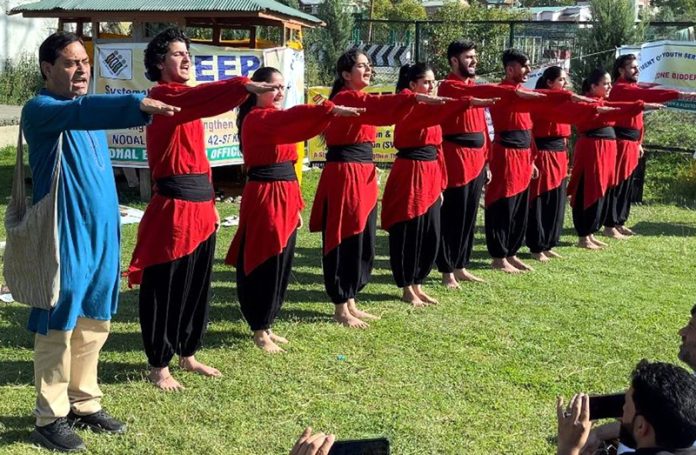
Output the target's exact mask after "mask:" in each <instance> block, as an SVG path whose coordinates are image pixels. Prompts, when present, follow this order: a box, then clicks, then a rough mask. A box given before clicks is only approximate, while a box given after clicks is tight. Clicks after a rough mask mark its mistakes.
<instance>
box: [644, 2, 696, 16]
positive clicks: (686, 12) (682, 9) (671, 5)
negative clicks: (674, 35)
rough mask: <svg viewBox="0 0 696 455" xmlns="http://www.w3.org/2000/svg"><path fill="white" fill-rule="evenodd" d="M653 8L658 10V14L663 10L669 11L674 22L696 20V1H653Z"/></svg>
mask: <svg viewBox="0 0 696 455" xmlns="http://www.w3.org/2000/svg"><path fill="white" fill-rule="evenodd" d="M652 6H653V7H655V8H656V9H657V10H658V14H660V11H661V10H663V9H667V10H669V11H670V13H671V14H672V15H673V18H674V20H685V21H693V20H694V19H696V0H653V2H652ZM665 20H666V19H665Z"/></svg>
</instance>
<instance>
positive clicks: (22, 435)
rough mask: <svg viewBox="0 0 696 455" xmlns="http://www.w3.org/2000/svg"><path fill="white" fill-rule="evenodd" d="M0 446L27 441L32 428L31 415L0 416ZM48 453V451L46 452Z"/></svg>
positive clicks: (32, 419) (32, 420)
mask: <svg viewBox="0 0 696 455" xmlns="http://www.w3.org/2000/svg"><path fill="white" fill-rule="evenodd" d="M0 428H2V432H0V447H2V446H9V445H12V444H14V443H17V442H27V443H28V442H29V433H31V431H32V430H33V429H34V418H33V417H32V416H23V417H19V416H0ZM47 453H48V452H47Z"/></svg>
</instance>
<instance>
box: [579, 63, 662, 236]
mask: <svg viewBox="0 0 696 455" xmlns="http://www.w3.org/2000/svg"><path fill="white" fill-rule="evenodd" d="M611 89H612V87H611V77H610V76H609V74H608V73H607V72H606V71H605V70H604V69H602V68H597V69H595V70H594V71H592V72H591V73H590V74H589V75H588V77H587V78H585V80H584V81H583V83H582V94H583V95H585V96H588V97H590V98H592V99H593V100H595V102H596V103H597V104H599V105H600V106H609V107H615V108H617V110H616V111H613V112H609V113H604V114H600V115H598V116H596V117H593V118H592V119H590V120H588V121H584V122H577V123H576V126H577V131H578V140H577V142H576V143H575V153H574V155H573V170H572V171H571V175H570V182H569V183H568V195H569V196H570V206H571V207H572V210H573V225H574V226H575V231H576V232H577V234H578V244H577V245H578V246H579V247H580V248H586V249H589V250H598V249H602V248H604V247H606V246H607V244H606V243H604V242H602V241H600V240H598V239H596V238H595V236H594V234H595V232H597V231H598V230H599V228H600V226H601V225H602V220H603V217H604V213H605V211H606V206H605V203H606V195H607V190H608V189H609V186H610V184H611V182H612V181H613V179H614V169H615V166H616V133H615V132H614V128H613V126H614V123H615V122H616V121H617V119H620V118H625V117H628V116H632V115H636V114H637V113H638V112H643V111H644V110H650V109H659V108H661V107H662V105H661V104H651V103H643V102H642V101H635V102H632V103H626V102H609V101H607V98H608V97H609V93H610V92H611Z"/></svg>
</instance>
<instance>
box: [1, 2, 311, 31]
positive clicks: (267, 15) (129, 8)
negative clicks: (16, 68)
mask: <svg viewBox="0 0 696 455" xmlns="http://www.w3.org/2000/svg"><path fill="white" fill-rule="evenodd" d="M8 14H22V15H23V16H24V17H57V18H77V17H79V18H90V19H92V20H98V21H104V22H106V21H109V20H112V19H114V20H128V18H130V20H138V21H148V22H157V21H158V20H160V21H162V20H163V18H169V17H171V16H172V15H176V16H177V17H186V18H187V19H188V18H195V19H196V20H197V21H200V20H201V19H203V18H210V19H211V21H212V22H215V21H216V20H218V19H221V20H224V19H230V18H235V17H237V18H253V17H257V18H259V19H265V20H275V21H281V22H295V23H299V24H301V25H304V26H308V27H315V26H319V25H322V24H323V23H322V21H321V19H319V18H317V17H315V16H312V15H311V14H306V13H303V12H302V11H299V10H296V9H294V8H291V7H289V6H287V5H284V4H282V3H280V2H278V1H276V0H147V1H143V0H41V1H39V2H36V3H28V4H25V5H19V6H17V7H15V8H12V10H10V12H9V13H8Z"/></svg>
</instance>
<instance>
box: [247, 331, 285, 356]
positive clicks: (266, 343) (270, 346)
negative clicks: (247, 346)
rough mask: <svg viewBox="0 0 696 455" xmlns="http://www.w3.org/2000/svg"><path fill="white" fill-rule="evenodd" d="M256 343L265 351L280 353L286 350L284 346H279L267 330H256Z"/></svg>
mask: <svg viewBox="0 0 696 455" xmlns="http://www.w3.org/2000/svg"><path fill="white" fill-rule="evenodd" d="M254 344H255V345H256V346H257V347H259V348H261V349H263V350H264V352H267V353H268V354H278V353H281V352H285V350H284V349H283V348H281V347H280V346H278V345H277V344H275V343H274V342H273V340H271V337H270V336H268V333H266V331H265V330H256V331H255V332H254Z"/></svg>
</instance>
